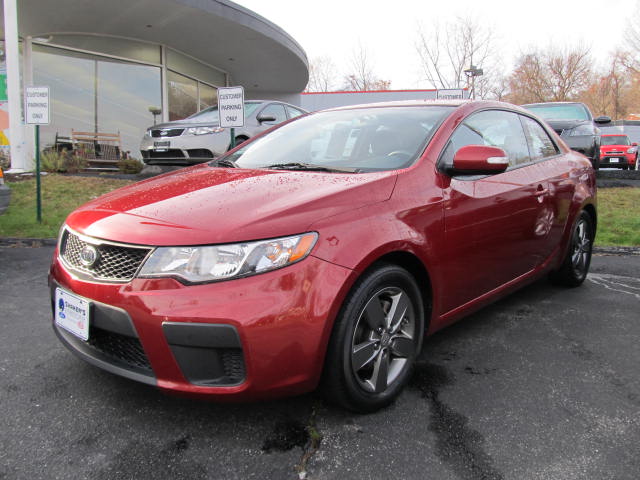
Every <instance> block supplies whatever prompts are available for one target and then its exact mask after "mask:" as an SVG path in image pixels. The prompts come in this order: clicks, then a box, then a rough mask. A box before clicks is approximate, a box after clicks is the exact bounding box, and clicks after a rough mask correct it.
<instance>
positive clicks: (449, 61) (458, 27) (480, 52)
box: [416, 17, 496, 98]
mask: <svg viewBox="0 0 640 480" xmlns="http://www.w3.org/2000/svg"><path fill="white" fill-rule="evenodd" d="M417 36H418V38H417V41H416V51H417V53H418V57H419V58H420V66H421V67H422V72H423V74H424V79H425V80H426V81H427V82H428V83H429V84H430V85H431V86H433V87H434V88H464V87H467V86H468V79H467V76H466V75H465V73H464V71H465V70H466V69H468V68H470V67H471V66H472V65H477V66H479V67H482V68H483V69H484V70H485V71H486V72H487V73H485V74H484V75H483V76H481V77H477V79H476V81H475V88H476V92H475V93H476V97H479V98H484V97H485V96H489V95H490V92H491V89H492V83H493V80H494V72H495V68H493V67H494V62H493V58H495V57H496V54H495V52H496V45H495V40H494V37H493V33H492V30H491V29H489V28H486V27H483V26H481V25H480V24H479V23H478V22H477V21H476V20H474V19H473V18H471V17H465V18H461V17H458V18H457V19H456V20H455V21H453V22H448V23H444V24H443V23H441V22H437V21H436V22H434V23H433V24H432V25H431V26H430V27H429V28H426V27H424V26H423V25H419V26H418V34H417Z"/></svg>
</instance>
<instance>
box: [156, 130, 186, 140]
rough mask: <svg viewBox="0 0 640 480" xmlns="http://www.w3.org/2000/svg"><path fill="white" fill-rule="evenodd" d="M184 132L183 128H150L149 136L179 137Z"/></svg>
mask: <svg viewBox="0 0 640 480" xmlns="http://www.w3.org/2000/svg"><path fill="white" fill-rule="evenodd" d="M182 132H184V128H166V129H165V128H162V129H155V128H154V129H153V130H151V136H152V137H153V138H158V137H179V136H180V135H182Z"/></svg>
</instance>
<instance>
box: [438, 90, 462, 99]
mask: <svg viewBox="0 0 640 480" xmlns="http://www.w3.org/2000/svg"><path fill="white" fill-rule="evenodd" d="M436 98H437V99H438V100H463V99H464V90H463V89H461V88H447V89H444V90H438V92H437V95H436Z"/></svg>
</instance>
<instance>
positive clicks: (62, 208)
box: [0, 173, 133, 238]
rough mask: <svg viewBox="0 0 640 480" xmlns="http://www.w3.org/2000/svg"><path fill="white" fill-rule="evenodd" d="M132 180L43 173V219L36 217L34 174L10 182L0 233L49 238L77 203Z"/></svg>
mask: <svg viewBox="0 0 640 480" xmlns="http://www.w3.org/2000/svg"><path fill="white" fill-rule="evenodd" d="M130 183H133V182H132V181H130V180H114V179H110V178H99V177H70V176H69V177H67V176H64V175H56V174H51V173H50V174H48V175H44V176H42V223H38V222H37V220H36V181H35V178H30V179H28V180H21V181H19V182H9V181H6V184H7V185H8V186H9V188H11V201H10V203H9V208H8V209H7V211H6V212H4V214H2V215H0V237H27V238H28V237H32V238H52V237H56V236H57V235H58V230H59V229H60V226H61V225H62V223H63V222H64V220H65V218H67V215H69V213H70V212H71V211H72V210H73V209H75V208H76V207H78V206H80V205H82V204H83V203H85V202H87V201H89V200H91V199H92V198H96V197H98V196H99V195H102V194H103V193H107V192H110V191H111V190H115V189H116V188H119V187H123V186H125V185H128V184H130Z"/></svg>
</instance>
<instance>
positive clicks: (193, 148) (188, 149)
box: [140, 100, 308, 165]
mask: <svg viewBox="0 0 640 480" xmlns="http://www.w3.org/2000/svg"><path fill="white" fill-rule="evenodd" d="M305 113H308V112H307V111H306V110H303V109H302V108H300V107H296V106H294V105H290V104H288V103H284V102H278V101H273V100H248V101H246V102H244V117H245V119H244V127H236V129H235V131H234V137H235V143H236V144H240V143H242V142H244V141H245V140H248V139H249V138H251V137H253V136H254V135H257V134H258V133H260V132H263V131H264V130H267V129H269V128H271V127H273V126H274V125H277V124H279V123H282V122H284V121H286V120H289V119H290V118H295V117H298V116H300V115H304V114H305ZM230 130H231V129H229V128H222V127H220V119H219V117H218V107H217V106H213V107H209V108H206V109H204V110H201V111H199V112H198V113H195V114H193V115H191V116H190V117H187V118H185V119H183V120H176V121H173V122H167V123H160V124H158V125H154V126H153V127H149V128H148V129H147V131H146V132H145V134H144V137H143V138H142V142H141V144H140V153H142V159H143V161H144V163H146V164H147V165H194V164H196V163H202V162H206V161H208V160H211V159H212V158H215V157H217V156H219V155H222V154H223V153H225V152H226V151H227V150H229V147H230V146H231V133H230Z"/></svg>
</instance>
